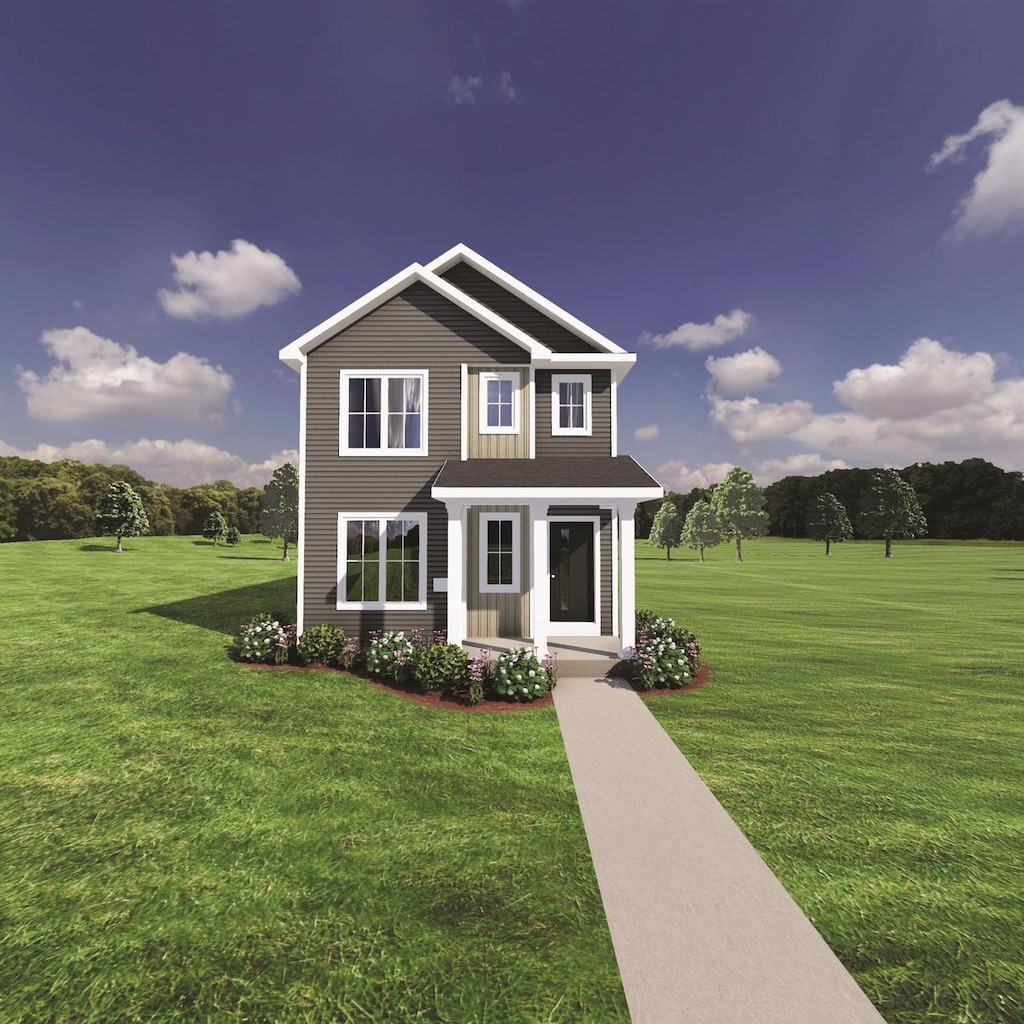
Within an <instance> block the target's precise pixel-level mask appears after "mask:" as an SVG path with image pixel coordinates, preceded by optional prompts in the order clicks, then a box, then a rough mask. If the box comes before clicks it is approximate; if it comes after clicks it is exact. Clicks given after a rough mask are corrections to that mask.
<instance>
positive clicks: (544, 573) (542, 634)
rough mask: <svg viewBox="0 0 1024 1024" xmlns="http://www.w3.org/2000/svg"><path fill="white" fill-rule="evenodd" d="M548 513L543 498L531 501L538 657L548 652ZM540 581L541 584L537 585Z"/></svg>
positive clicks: (532, 586)
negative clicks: (540, 500)
mask: <svg viewBox="0 0 1024 1024" xmlns="http://www.w3.org/2000/svg"><path fill="white" fill-rule="evenodd" d="M547 513H548V503H547V502H546V501H544V502H539V501H532V502H530V636H531V638H532V639H533V646H534V647H535V648H536V649H537V653H538V654H539V655H540V656H541V657H543V656H544V655H545V654H547V653H548V619H549V617H550V611H551V586H550V579H549V576H550V572H551V569H550V563H549V560H548V542H549V534H548V519H547ZM541 582H543V586H538V584H539V583H541Z"/></svg>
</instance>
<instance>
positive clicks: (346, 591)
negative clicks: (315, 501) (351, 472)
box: [338, 512, 427, 608]
mask: <svg viewBox="0 0 1024 1024" xmlns="http://www.w3.org/2000/svg"><path fill="white" fill-rule="evenodd" d="M426 541H427V517H426V515H425V514H423V513H418V512H402V513H378V512H375V513H356V512H352V513H346V512H343V513H341V515H340V516H339V517H338V607H339V608H360V607H364V608H365V607H378V608H379V607H384V606H386V607H389V608H425V607H426V601H427V543H426Z"/></svg>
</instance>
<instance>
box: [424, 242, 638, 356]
mask: <svg viewBox="0 0 1024 1024" xmlns="http://www.w3.org/2000/svg"><path fill="white" fill-rule="evenodd" d="M456 263H466V264H468V265H469V266H471V267H472V268H473V269H474V270H478V271H479V272H480V273H481V274H483V275H484V277H488V278H490V279H491V280H492V281H493V282H494V283H495V284H498V285H501V287H502V288H505V289H507V290H508V291H510V292H511V293H512V294H513V295H515V296H516V297H517V298H520V299H522V300H523V301H524V302H525V303H527V304H528V305H530V306H533V308H534V309H536V310H537V311H538V312H540V313H543V314H544V315H545V316H547V317H550V318H551V319H552V320H554V321H555V323H557V324H559V325H561V326H562V327H564V328H565V329H566V330H567V331H571V332H572V333H573V334H575V335H576V337H578V338H580V339H581V340H583V341H585V342H587V343H588V344H589V345H592V346H593V347H594V349H595V350H596V351H598V352H604V353H609V354H614V355H628V353H627V352H626V350H625V349H624V348H622V347H621V346H619V345H616V344H615V342H614V341H612V340H610V339H609V338H606V337H605V336H604V335H603V334H601V333H599V332H598V331H595V330H594V328H593V327H588V326H587V325H586V324H585V323H584V322H583V321H582V320H578V319H577V318H576V317H574V316H573V315H572V313H568V312H566V311H565V310H564V309H562V307H561V306H556V305H555V304H554V303H553V302H552V301H551V300H550V299H546V298H544V296H543V295H541V294H540V293H539V292H535V291H534V290H533V289H532V288H531V287H530V286H529V285H525V284H523V282H522V281H519V280H517V279H516V278H514V277H513V276H512V275H511V274H509V273H507V272H506V271H504V270H502V269H501V267H498V266H495V265H494V264H493V263H491V261H490V260H488V259H485V258H484V257H483V256H481V255H480V254H479V253H478V252H474V251H473V250H472V249H470V247H469V246H468V245H463V244H462V243H461V242H460V243H459V244H458V245H455V246H452V248H451V249H449V250H448V251H447V252H444V253H441V255H440V256H438V257H437V259H434V260H431V261H430V262H429V263H428V264H427V266H426V269H427V270H429V271H430V272H431V273H434V274H438V275H441V274H444V273H446V272H447V271H449V270H451V268H452V267H454V266H455V264H456Z"/></svg>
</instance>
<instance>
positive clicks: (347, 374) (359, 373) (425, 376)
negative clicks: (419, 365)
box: [338, 367, 430, 458]
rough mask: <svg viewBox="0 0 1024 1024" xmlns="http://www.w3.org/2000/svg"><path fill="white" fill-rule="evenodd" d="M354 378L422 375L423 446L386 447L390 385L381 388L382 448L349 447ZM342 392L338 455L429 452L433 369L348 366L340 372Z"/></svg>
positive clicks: (400, 454)
mask: <svg viewBox="0 0 1024 1024" xmlns="http://www.w3.org/2000/svg"><path fill="white" fill-rule="evenodd" d="M353 377H379V378H380V379H381V380H382V381H383V380H391V379H393V378H396V377H419V378H420V380H421V382H422V384H421V388H420V402H421V408H420V446H419V447H418V448H389V447H387V444H386V442H387V436H388V399H387V396H388V390H389V389H388V388H385V387H383V386H382V387H381V389H380V440H381V446H380V447H379V448H350V447H349V446H348V415H349V408H348V381H349V380H351V379H352V378H353ZM338 391H339V402H338V406H339V417H338V454H339V455H344V456H346V457H348V456H354V457H356V458H367V457H373V456H380V455H384V456H388V457H392V456H405V457H408V458H414V457H416V456H421V455H427V454H429V451H428V447H429V445H428V436H429V435H428V430H427V427H428V420H427V414H428V407H429V404H430V400H429V391H430V371H429V370H361V369H348V368H347V367H346V368H345V369H344V370H342V371H341V377H340V381H339V385H338Z"/></svg>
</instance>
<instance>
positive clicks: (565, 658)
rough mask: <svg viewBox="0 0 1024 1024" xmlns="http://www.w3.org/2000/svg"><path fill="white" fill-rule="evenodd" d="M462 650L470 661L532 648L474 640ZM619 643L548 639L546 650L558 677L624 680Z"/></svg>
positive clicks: (528, 643) (522, 641) (503, 640)
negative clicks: (515, 648)
mask: <svg viewBox="0 0 1024 1024" xmlns="http://www.w3.org/2000/svg"><path fill="white" fill-rule="evenodd" d="M462 646H463V648H464V649H465V651H466V652H467V653H468V654H469V656H470V657H471V658H478V657H479V656H480V653H481V652H482V651H483V650H488V651H490V652H491V656H492V657H496V656H497V655H498V654H500V653H501V652H502V651H509V650H511V649H512V648H513V647H532V646H533V641H532V640H530V639H528V638H526V637H504V636H502V637H496V636H487V637H473V638H472V639H471V640H464V641H463V643H462ZM621 649H622V641H621V640H619V638H618V637H617V636H559V637H548V650H549V651H550V652H551V653H552V654H553V655H554V656H555V665H556V668H557V671H558V674H559V675H560V676H565V677H567V678H568V677H570V676H573V677H575V676H589V677H592V678H597V677H600V676H623V675H625V674H626V669H625V665H626V663H625V662H624V661H623V660H622V659H621V658H620V657H619V651H620V650H621Z"/></svg>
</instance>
